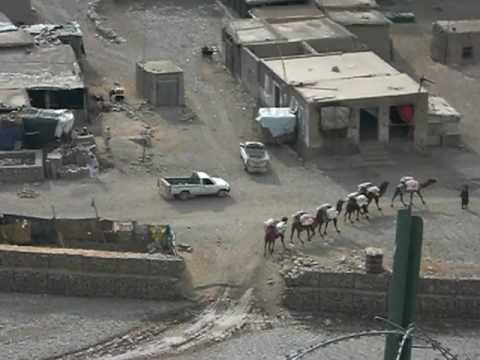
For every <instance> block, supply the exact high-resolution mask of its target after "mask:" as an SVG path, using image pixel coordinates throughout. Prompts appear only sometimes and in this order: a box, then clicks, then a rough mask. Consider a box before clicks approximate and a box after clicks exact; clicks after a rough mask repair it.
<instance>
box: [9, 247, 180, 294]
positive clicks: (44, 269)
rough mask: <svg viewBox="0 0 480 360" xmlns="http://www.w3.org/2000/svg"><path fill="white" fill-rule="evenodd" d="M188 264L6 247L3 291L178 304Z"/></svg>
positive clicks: (147, 256) (166, 259)
mask: <svg viewBox="0 0 480 360" xmlns="http://www.w3.org/2000/svg"><path fill="white" fill-rule="evenodd" d="M184 273H185V264H184V261H183V259H182V258H180V257H174V256H166V255H162V254H137V253H115V252H105V251H93V250H76V249H53V248H34V247H23V246H12V245H0V291H3V292H10V291H11V292H25V293H38V294H53V295H64V296H84V297H119V298H135V299H152V300H174V299H178V298H182V297H183V290H184V288H183V285H184V284H183V279H184Z"/></svg>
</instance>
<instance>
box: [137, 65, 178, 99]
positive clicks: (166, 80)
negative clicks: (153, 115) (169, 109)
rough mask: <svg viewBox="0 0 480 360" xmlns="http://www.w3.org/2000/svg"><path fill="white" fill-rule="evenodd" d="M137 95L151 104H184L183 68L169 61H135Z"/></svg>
mask: <svg viewBox="0 0 480 360" xmlns="http://www.w3.org/2000/svg"><path fill="white" fill-rule="evenodd" d="M136 88H137V95H139V96H141V97H143V98H144V99H147V100H148V101H149V102H150V103H151V104H152V105H153V106H180V105H184V104H185V94H184V92H185V90H184V82H183V70H182V69H180V68H179V67H178V66H177V65H175V64H174V63H173V62H171V61H166V60H160V61H159V60H157V61H145V62H139V63H137V67H136Z"/></svg>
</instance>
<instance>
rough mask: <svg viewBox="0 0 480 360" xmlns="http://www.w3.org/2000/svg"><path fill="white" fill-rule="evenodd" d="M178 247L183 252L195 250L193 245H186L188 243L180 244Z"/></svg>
mask: <svg viewBox="0 0 480 360" xmlns="http://www.w3.org/2000/svg"><path fill="white" fill-rule="evenodd" d="M177 249H178V251H181V252H188V253H192V252H193V247H192V246H190V245H186V244H178V245H177Z"/></svg>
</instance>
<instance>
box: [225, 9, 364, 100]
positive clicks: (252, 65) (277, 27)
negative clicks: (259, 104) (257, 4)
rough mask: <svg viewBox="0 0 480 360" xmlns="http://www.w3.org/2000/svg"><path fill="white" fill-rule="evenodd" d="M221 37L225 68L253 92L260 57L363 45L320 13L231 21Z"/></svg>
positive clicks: (354, 47) (348, 49)
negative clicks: (308, 15) (312, 15)
mask: <svg viewBox="0 0 480 360" xmlns="http://www.w3.org/2000/svg"><path fill="white" fill-rule="evenodd" d="M222 37H223V47H224V54H225V64H226V66H227V68H228V69H229V70H230V71H231V72H232V74H233V75H234V76H236V77H237V78H239V79H241V80H242V82H243V84H244V85H245V86H246V88H247V89H248V90H249V91H250V92H251V93H252V94H253V95H255V96H257V95H258V85H259V82H260V78H259V77H258V68H259V65H260V60H262V59H269V58H278V57H289V56H308V55H312V54H319V53H326V52H351V51H359V50H365V49H366V46H365V45H363V44H362V43H361V42H360V41H359V40H358V38H357V37H356V36H355V35H353V34H352V33H351V32H350V31H348V30H346V29H345V28H344V27H342V26H341V25H338V24H336V23H335V22H333V21H332V20H330V19H328V18H327V17H325V16H322V15H320V16H318V15H317V17H309V18H304V17H301V16H300V17H289V18H269V19H248V20H237V21H232V22H231V23H229V24H228V25H227V26H226V27H225V28H224V29H223V36H222Z"/></svg>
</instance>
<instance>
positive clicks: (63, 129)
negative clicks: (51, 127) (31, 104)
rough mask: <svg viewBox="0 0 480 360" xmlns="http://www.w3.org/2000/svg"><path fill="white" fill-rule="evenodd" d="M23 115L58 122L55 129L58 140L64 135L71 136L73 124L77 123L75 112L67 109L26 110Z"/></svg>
mask: <svg viewBox="0 0 480 360" xmlns="http://www.w3.org/2000/svg"><path fill="white" fill-rule="evenodd" d="M22 115H23V116H25V117H28V118H30V119H42V120H51V121H56V122H57V126H56V128H55V137H57V138H60V137H62V135H63V134H69V133H70V132H71V131H72V129H73V123H74V121H75V117H74V115H73V112H72V111H70V110H65V109H60V110H55V109H37V108H29V109H26V110H25V111H24V112H23V114H22Z"/></svg>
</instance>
